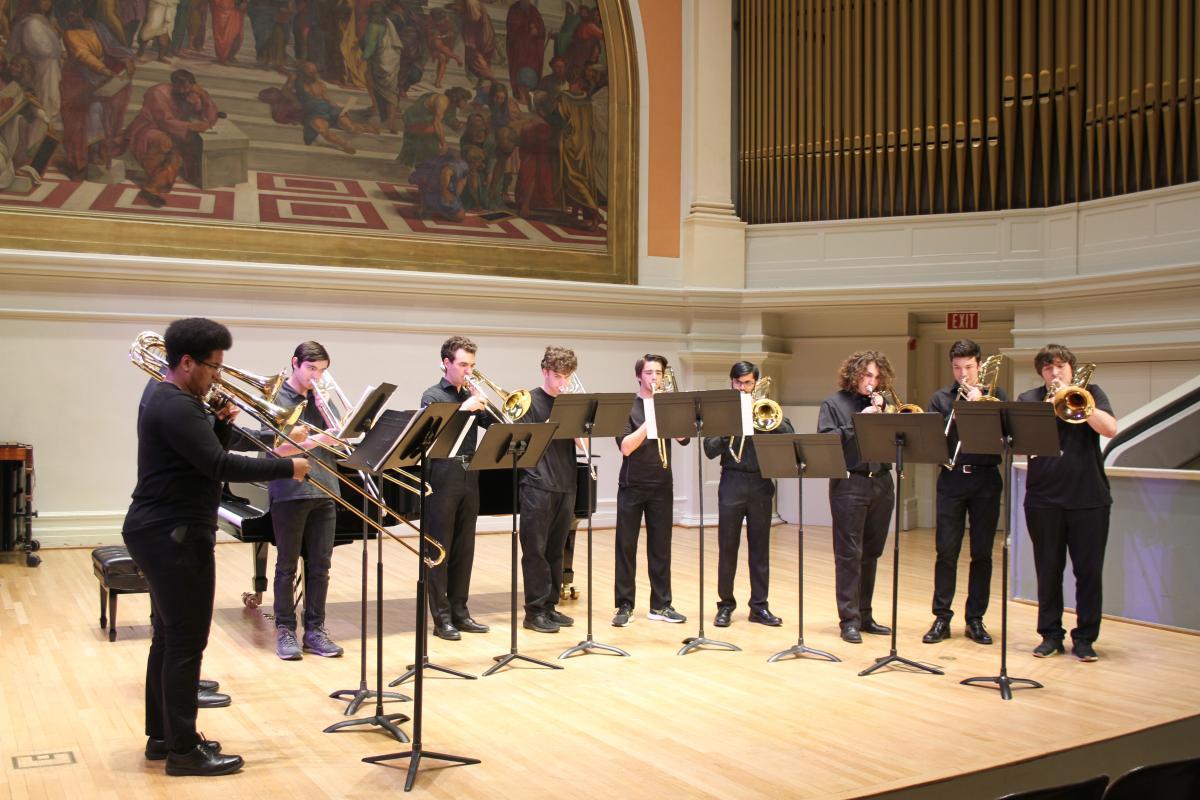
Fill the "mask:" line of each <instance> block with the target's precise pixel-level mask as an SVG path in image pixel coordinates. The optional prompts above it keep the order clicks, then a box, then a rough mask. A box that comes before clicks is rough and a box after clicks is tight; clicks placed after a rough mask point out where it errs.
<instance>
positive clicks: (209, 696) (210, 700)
mask: <svg viewBox="0 0 1200 800" xmlns="http://www.w3.org/2000/svg"><path fill="white" fill-rule="evenodd" d="M232 702H233V700H231V699H230V698H229V695H227V694H221V693H220V692H206V691H204V690H203V689H201V690H200V691H198V692H196V708H225V706H227V705H229V704H230V703H232Z"/></svg>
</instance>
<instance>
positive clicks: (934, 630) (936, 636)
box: [921, 617, 971, 644]
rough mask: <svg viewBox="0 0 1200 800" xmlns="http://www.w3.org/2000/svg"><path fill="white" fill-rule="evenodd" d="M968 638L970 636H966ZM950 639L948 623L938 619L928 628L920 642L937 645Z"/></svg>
mask: <svg viewBox="0 0 1200 800" xmlns="http://www.w3.org/2000/svg"><path fill="white" fill-rule="evenodd" d="M967 635H968V636H970V635H971V634H969V633H968V634H967ZM949 638H950V622H949V621H948V620H944V619H942V618H941V617H938V618H937V619H935V620H934V621H933V624H932V625H930V626H929V631H928V632H927V633H926V634H925V635H924V636H922V637H921V641H922V642H924V643H925V644H937V643H938V642H941V641H945V640H946V639H949Z"/></svg>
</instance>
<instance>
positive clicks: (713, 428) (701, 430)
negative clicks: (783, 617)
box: [653, 389, 745, 656]
mask: <svg viewBox="0 0 1200 800" xmlns="http://www.w3.org/2000/svg"><path fill="white" fill-rule="evenodd" d="M741 398H742V393H741V392H738V391H734V390H733V389H716V390H712V391H707V392H664V393H660V394H656V395H654V397H653V401H654V417H655V422H656V428H657V430H656V434H657V437H658V438H660V439H684V438H686V439H690V438H693V437H694V438H695V439H696V441H697V442H703V441H704V436H705V434H707V435H709V436H737V435H740V434H742V433H744V431H745V427H744V420H743V417H742V399H741ZM696 497H697V500H698V503H699V513H700V532H699V542H700V611H699V613H698V614H697V615H696V616H697V617H699V619H700V632H699V634H698V635H696V636H689V637H688V638H686V639H684V640H683V647H681V648H680V649H679V652H678V653H677V655H681V656H683V655H687V654H688V653H690V652H692V651H693V650H699V649H701V648H702V647H705V646H708V647H715V648H719V649H724V650H741V649H742V648H740V647H738V646H737V645H735V644H730V643H729V642H722V641H719V640H716V639H709V638H708V637H707V636H705V635H704V617H705V616H706V611H705V608H704V454H703V453H697V454H696Z"/></svg>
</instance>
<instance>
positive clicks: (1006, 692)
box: [959, 675, 1046, 700]
mask: <svg viewBox="0 0 1200 800" xmlns="http://www.w3.org/2000/svg"><path fill="white" fill-rule="evenodd" d="M959 683H961V684H963V685H964V686H975V685H985V684H994V685H995V686H996V688H998V689H999V690H1000V697H1002V698H1003V699H1005V700H1012V697H1013V695H1012V687H1013V686H1014V685H1016V684H1022V685H1027V686H1029V688H1030V689H1044V688H1046V687H1044V686H1042V685H1041V684H1040V683H1038V682H1037V681H1035V680H1033V679H1032V678H1010V677H1008V676H1007V675H993V676H992V677H990V678H964V679H963V680H961V681H959Z"/></svg>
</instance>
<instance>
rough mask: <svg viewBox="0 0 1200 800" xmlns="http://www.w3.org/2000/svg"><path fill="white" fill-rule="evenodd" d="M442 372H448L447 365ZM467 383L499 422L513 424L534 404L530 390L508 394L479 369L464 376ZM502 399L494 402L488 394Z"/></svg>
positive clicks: (443, 366) (518, 390) (520, 390)
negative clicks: (497, 402)
mask: <svg viewBox="0 0 1200 800" xmlns="http://www.w3.org/2000/svg"><path fill="white" fill-rule="evenodd" d="M441 369H442V372H445V371H446V365H445V364H442V365H441ZM464 377H465V378H466V381H467V383H468V384H470V386H471V390H472V391H473V392H474V393H475V394H477V395H479V396H480V397H482V398H483V400H484V402H485V403H486V404H487V406H486V409H487V412H488V413H489V414H491V415H492V417H493V418H494V419H495V420H496V421H497V422H504V423H513V422H516V421H517V420H519V419H520V418H521V417H523V416H525V415H526V414H527V413H528V412H529V406H530V404H531V403H532V402H533V396H532V395H531V394H530V393H529V390H528V389H517V390H516V391H515V392H506V391H504V390H503V389H501V388H500V387H499V386H497V385H496V384H495V383H493V382H492V381H490V380H488V379H487V378H486V377H485V376H484V375H483V373H481V372H480V371H479V370H477V369H473V370H471V373H470V374H468V375H465V376H464ZM489 391H490V392H491V393H492V394H494V395H496V397H498V398H500V403H499V404H496V403H494V402H492V399H491V398H490V397H488V392H489Z"/></svg>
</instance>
